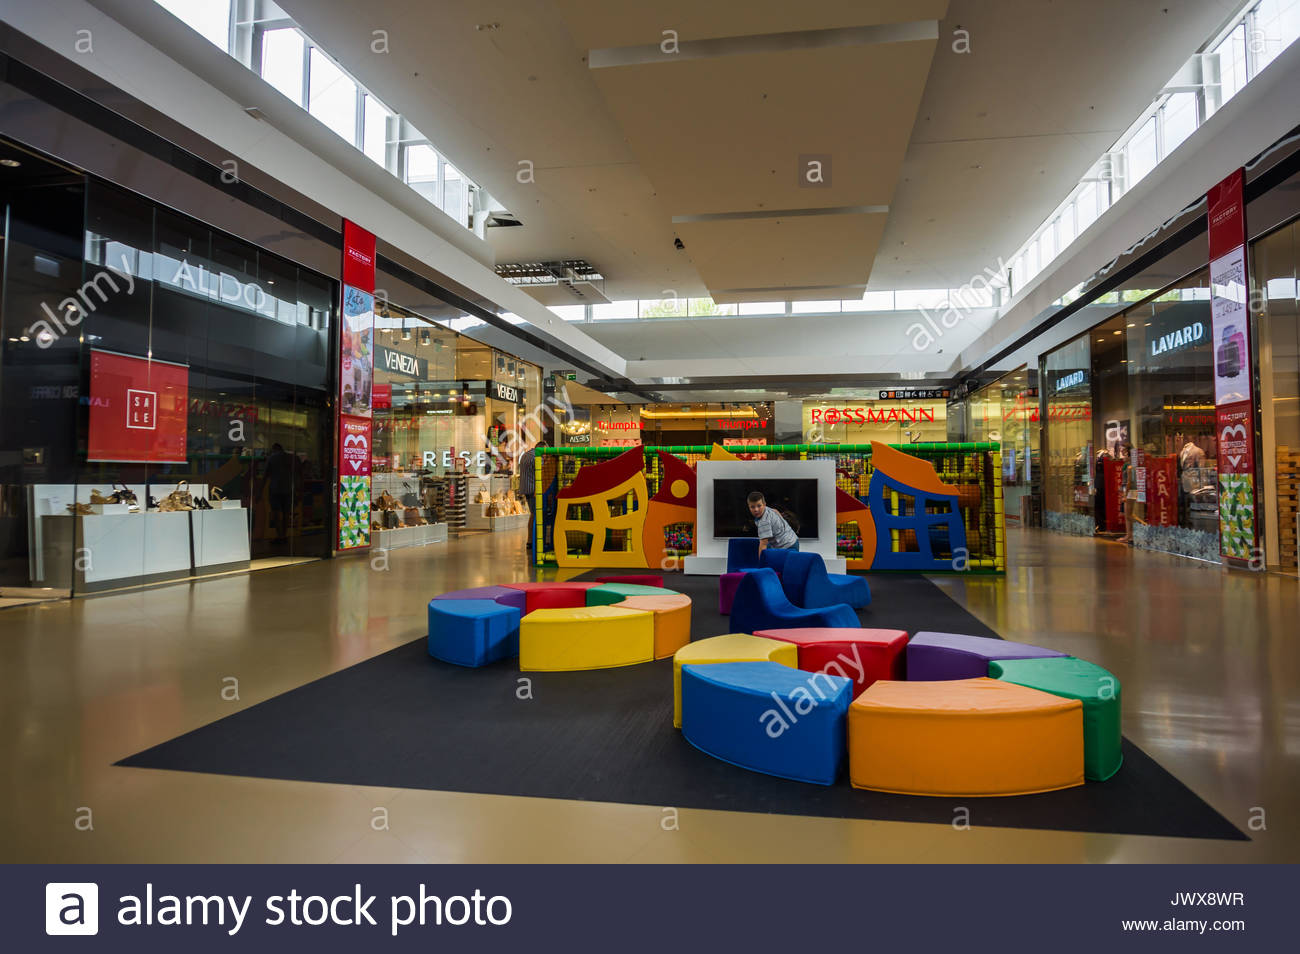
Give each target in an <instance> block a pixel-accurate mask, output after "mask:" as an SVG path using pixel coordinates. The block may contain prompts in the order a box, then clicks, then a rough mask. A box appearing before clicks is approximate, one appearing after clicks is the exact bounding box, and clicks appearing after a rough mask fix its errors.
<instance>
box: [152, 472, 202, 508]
mask: <svg viewBox="0 0 1300 954" xmlns="http://www.w3.org/2000/svg"><path fill="white" fill-rule="evenodd" d="M158 509H159V510H162V511H164V512H167V513H172V512H175V511H177V510H193V509H194V495H193V494H191V493H190V482H189V481H188V480H182V481H180V482H179V483H178V484H177V485H176V489H175V490H173V491H172V492H171V493H169V494H168V495H167V496H166V497H164V498H163V499H162V502H161V503H159V504H158Z"/></svg>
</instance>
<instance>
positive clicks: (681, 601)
mask: <svg viewBox="0 0 1300 954" xmlns="http://www.w3.org/2000/svg"><path fill="white" fill-rule="evenodd" d="M613 605H614V606H619V607H621V608H623V609H636V610H646V611H647V612H651V613H654V614H655V659H663V658H665V657H666V656H671V655H672V654H673V653H675V652H677V650H679V649H681V648H682V647H683V646H685V645H686V644H687V643H689V642H690V641H691V598H690V597H689V596H687V595H686V594H684V593H665V594H663V595H660V596H629V597H628V598H627V599H625V600H623V602H621V603H615V604H613Z"/></svg>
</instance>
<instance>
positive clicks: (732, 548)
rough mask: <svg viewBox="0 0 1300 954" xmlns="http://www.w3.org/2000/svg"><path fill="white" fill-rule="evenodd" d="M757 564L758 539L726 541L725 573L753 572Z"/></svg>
mask: <svg viewBox="0 0 1300 954" xmlns="http://www.w3.org/2000/svg"><path fill="white" fill-rule="evenodd" d="M758 566H760V564H759V562H758V537H732V538H731V539H730V540H728V541H727V572H728V573H737V572H739V571H740V570H753V569H756V568H757V567H758Z"/></svg>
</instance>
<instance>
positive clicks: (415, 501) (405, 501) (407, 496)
mask: <svg viewBox="0 0 1300 954" xmlns="http://www.w3.org/2000/svg"><path fill="white" fill-rule="evenodd" d="M402 487H403V488H404V489H405V493H403V494H402V506H403V507H418V506H420V498H419V497H417V496H416V495H415V491H414V490H412V489H411V485H410V484H408V483H406V482H405V481H403V482H402Z"/></svg>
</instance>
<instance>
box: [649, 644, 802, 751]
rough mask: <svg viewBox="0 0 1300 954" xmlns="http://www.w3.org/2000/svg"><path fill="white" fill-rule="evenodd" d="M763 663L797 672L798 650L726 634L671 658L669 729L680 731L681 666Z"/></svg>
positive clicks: (686, 648) (683, 648) (689, 646)
mask: <svg viewBox="0 0 1300 954" xmlns="http://www.w3.org/2000/svg"><path fill="white" fill-rule="evenodd" d="M764 660H771V661H772V662H777V663H780V664H781V665H782V666H789V667H790V668H791V669H798V668H799V649H798V647H797V646H795V644H794V643H787V642H782V641H781V640H779V639H768V638H767V637H766V636H750V635H749V634H748V633H728V634H727V635H725V636H711V637H709V638H708V639H699V640H696V641H695V642H693V643H687V644H686V645H685V646H683V647H682V648H681V649H679V650H677V652H676V653H674V654H673V725H674V726H675V727H676V728H678V729H680V728H681V727H682V666H686V665H691V666H694V665H701V664H704V663H729V662H762V661H764Z"/></svg>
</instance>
